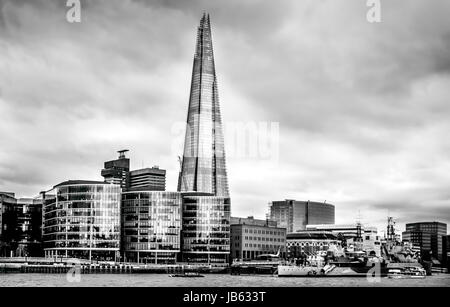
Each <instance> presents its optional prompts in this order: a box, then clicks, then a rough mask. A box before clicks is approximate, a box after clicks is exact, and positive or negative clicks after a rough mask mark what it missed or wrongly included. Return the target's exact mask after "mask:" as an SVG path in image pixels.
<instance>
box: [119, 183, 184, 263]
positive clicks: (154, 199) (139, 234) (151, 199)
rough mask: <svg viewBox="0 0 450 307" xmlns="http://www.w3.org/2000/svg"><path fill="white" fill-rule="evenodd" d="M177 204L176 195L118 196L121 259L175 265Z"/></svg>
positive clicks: (178, 225) (142, 193)
mask: <svg viewBox="0 0 450 307" xmlns="http://www.w3.org/2000/svg"><path fill="white" fill-rule="evenodd" d="M181 205H182V197H181V194H180V193H177V192H154V191H135V192H124V193H122V208H121V212H122V214H121V219H122V223H121V225H122V226H121V227H122V253H123V260H124V261H126V262H137V263H155V264H158V263H175V262H176V260H177V257H178V255H179V253H180V231H181Z"/></svg>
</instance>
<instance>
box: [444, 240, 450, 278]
mask: <svg viewBox="0 0 450 307" xmlns="http://www.w3.org/2000/svg"><path fill="white" fill-rule="evenodd" d="M442 241H443V245H444V251H445V252H444V256H445V257H444V258H445V259H444V266H445V267H447V269H448V270H449V272H450V236H449V235H445V236H444V237H443V238H442Z"/></svg>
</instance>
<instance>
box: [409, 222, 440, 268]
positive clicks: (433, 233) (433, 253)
mask: <svg viewBox="0 0 450 307" xmlns="http://www.w3.org/2000/svg"><path fill="white" fill-rule="evenodd" d="M446 235H447V224H444V223H440V222H419V223H409V224H406V231H404V232H403V233H402V239H403V241H408V242H411V243H412V244H413V245H417V246H419V247H420V254H421V256H422V258H423V259H425V260H430V259H436V260H438V261H440V262H442V261H443V260H444V250H443V237H444V236H446Z"/></svg>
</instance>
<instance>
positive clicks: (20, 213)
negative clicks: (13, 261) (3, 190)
mask: <svg viewBox="0 0 450 307" xmlns="http://www.w3.org/2000/svg"><path fill="white" fill-rule="evenodd" d="M16 212H17V228H16V231H17V233H16V240H17V249H16V251H15V256H16V257H41V256H43V252H42V199H41V198H20V199H18V200H17V204H16Z"/></svg>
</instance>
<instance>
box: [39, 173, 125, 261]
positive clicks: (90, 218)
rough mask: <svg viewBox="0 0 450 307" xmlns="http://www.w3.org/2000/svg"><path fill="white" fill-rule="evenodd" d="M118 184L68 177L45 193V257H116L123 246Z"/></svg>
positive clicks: (105, 259)
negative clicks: (70, 178)
mask: <svg viewBox="0 0 450 307" xmlns="http://www.w3.org/2000/svg"><path fill="white" fill-rule="evenodd" d="M120 192H121V188H120V185H118V184H107V183H104V182H96V181H66V182H63V183H60V184H58V185H56V186H55V187H54V188H53V189H52V190H50V191H48V192H43V193H42V198H43V223H42V224H43V225H42V226H43V227H42V228H43V229H42V231H43V243H44V252H45V256H46V257H74V258H82V259H89V260H104V261H115V260H118V259H117V258H118V257H119V256H120V255H119V248H120V246H119V245H120Z"/></svg>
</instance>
